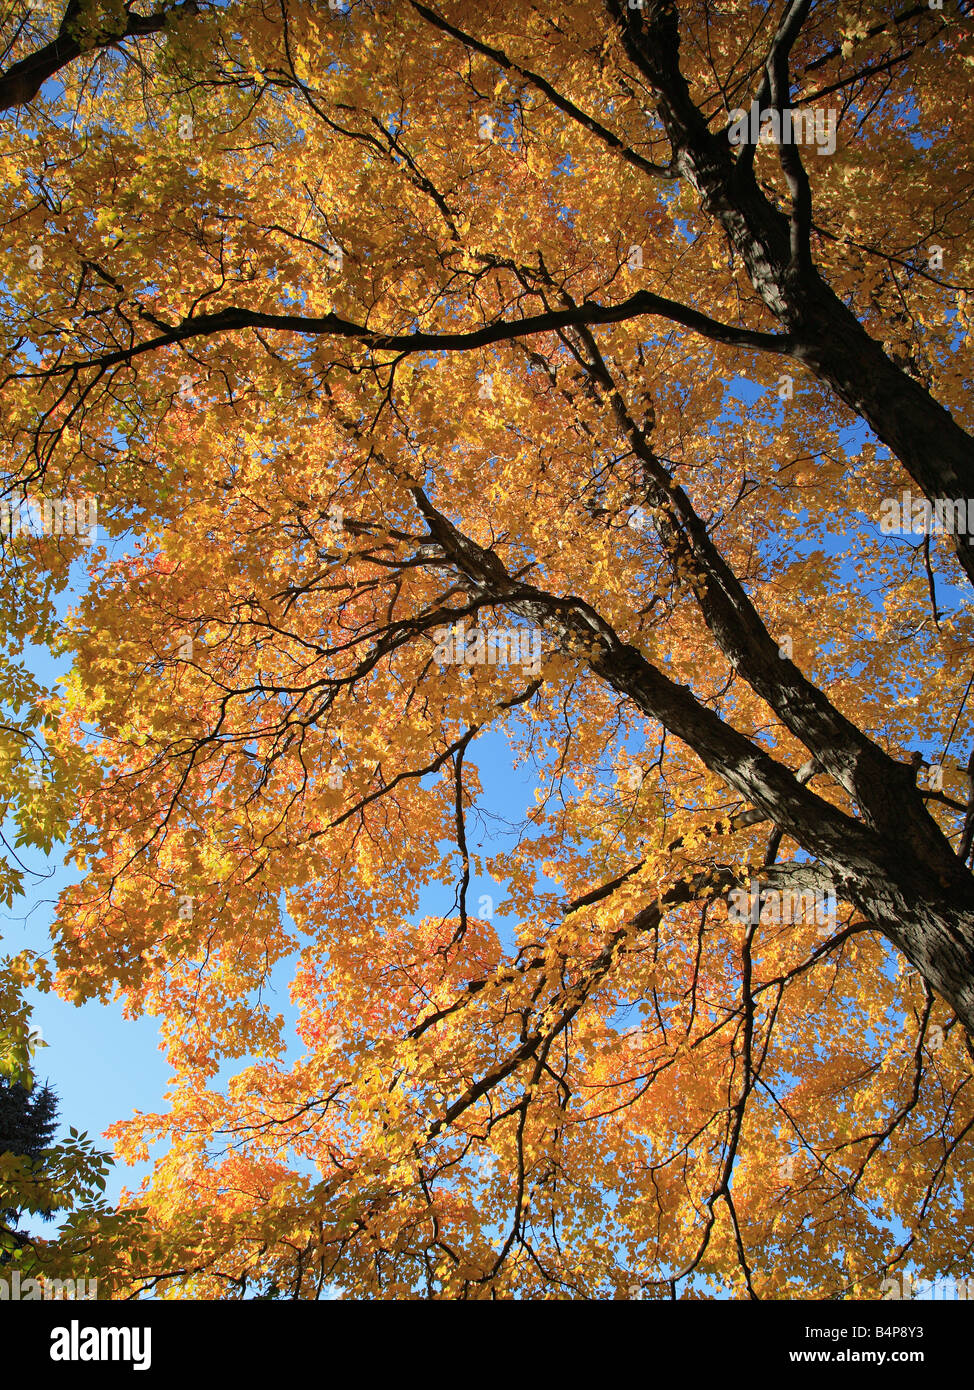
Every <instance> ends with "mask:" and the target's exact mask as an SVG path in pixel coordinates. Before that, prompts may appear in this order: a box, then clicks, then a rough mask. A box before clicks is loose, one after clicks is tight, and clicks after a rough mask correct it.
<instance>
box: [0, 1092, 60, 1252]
mask: <svg viewBox="0 0 974 1390" xmlns="http://www.w3.org/2000/svg"><path fill="white" fill-rule="evenodd" d="M57 1112H58V1099H57V1096H56V1094H55V1093H54V1091H52V1090H51V1087H50V1086H49V1085H48V1084H47V1082H45V1083H44V1085H43V1086H35V1087H34V1088H33V1089H32V1090H28V1089H27V1088H26V1087H25V1086H22V1085H21V1084H20V1083H19V1082H16V1081H14V1082H10V1081H7V1080H5V1079H4V1078H0V1154H16V1155H17V1156H18V1157H22V1158H30V1159H32V1160H33V1161H34V1162H35V1163H41V1162H42V1155H43V1153H44V1150H45V1149H46V1148H47V1146H48V1145H49V1144H50V1142H51V1139H52V1138H53V1136H54V1132H55V1130H56V1129H57ZM20 1214H21V1213H20V1208H18V1207H2V1208H0V1225H2V1226H5V1227H7V1228H8V1230H9V1231H10V1232H11V1233H12V1234H14V1235H16V1236H18V1237H23V1235H24V1233H23V1232H22V1231H18V1230H17V1229H16V1226H17V1220H18V1218H19V1217H20ZM45 1219H46V1220H50V1215H47V1216H46V1217H45ZM4 1262H5V1261H4V1259H3V1257H2V1256H0V1263H4Z"/></svg>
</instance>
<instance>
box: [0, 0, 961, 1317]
mask: <svg viewBox="0 0 974 1390" xmlns="http://www.w3.org/2000/svg"><path fill="white" fill-rule="evenodd" d="M966 11H967V6H966V4H965V5H958V4H957V3H955V0H944V3H943V4H942V5H941V6H939V7H934V6H930V5H927V4H926V3H923V4H916V5H911V4H908V3H907V4H905V5H904V6H903V7H901V8H899V9H895V8H890V7H889V6H883V5H880V4H878V3H873V0H840V2H839V3H835V4H830V5H824V4H818V5H814V4H812V3H810V0H788V3H784V4H782V3H779V4H777V5H769V6H765V5H759V4H755V3H750V2H749V0H726V3H721V4H720V5H719V6H718V5H716V4H713V3H710V0H686V3H673V0H640V3H638V4H633V3H632V0H628V3H627V0H604V3H599V4H590V3H584V4H583V3H580V0H566V3H564V4H561V5H557V6H553V7H549V8H547V9H543V8H539V7H536V6H534V5H532V4H528V3H522V4H514V5H511V4H509V3H505V4H501V3H498V2H497V0H486V3H484V4H481V5H477V6H475V7H471V6H470V5H462V4H458V3H456V0H442V3H441V2H440V0H437V2H436V3H431V4H426V3H421V0H399V3H396V4H392V3H387V0H350V2H349V3H342V4H338V3H330V4H327V5H326V4H324V3H323V0H315V2H314V3H312V2H311V0H273V3H271V0H227V2H226V3H223V0H220V3H208V0H197V2H196V3H182V4H176V5H173V6H159V5H157V4H154V3H148V2H147V3H143V0H135V2H134V3H132V4H124V3H122V0H104V3H102V0H98V3H90V2H89V0H70V3H69V5H68V6H67V9H66V10H63V9H59V7H58V6H57V5H48V6H46V7H45V8H43V9H37V8H34V9H31V10H29V11H28V10H27V9H26V7H25V6H24V5H23V4H21V3H20V0H13V3H11V4H8V5H7V6H6V8H5V9H4V12H3V28H2V34H3V50H2V51H3V53H4V54H5V57H4V59H3V71H2V72H0V106H2V107H3V109H4V117H5V120H4V130H3V143H2V146H0V150H2V156H0V157H2V162H3V174H4V178H3V195H2V196H3V207H2V212H0V226H2V236H3V252H4V259H3V267H4V268H3V275H2V281H0V294H2V302H0V332H2V335H3V338H2V357H3V370H2V373H0V377H2V386H0V399H2V407H3V408H2V424H0V449H2V467H3V471H4V482H5V495H6V497H7V510H6V512H5V513H4V514H3V515H0V523H2V525H0V529H2V530H3V537H2V544H3V567H2V570H0V583H2V584H3V590H4V600H5V601H4V604H3V613H4V621H5V623H6V629H5V635H6V638H7V648H8V659H7V661H6V665H5V666H4V668H3V674H2V678H3V681H4V687H3V692H2V696H3V701H4V718H5V723H4V727H3V729H2V730H0V745H2V748H3V751H4V754H5V756H4V760H3V772H4V777H5V784H4V785H5V800H6V803H7V806H8V814H9V815H10V816H11V817H14V818H16V822H17V824H18V826H19V830H18V832H17V836H15V838H14V842H13V844H12V845H11V849H12V851H13V853H12V854H11V856H10V859H9V862H8V864H7V868H6V870H5V873H6V878H5V880H4V886H5V890H6V892H7V895H8V901H11V900H12V897H13V895H14V894H15V893H16V892H18V891H19V890H20V889H21V888H22V886H23V884H22V881H21V877H20V872H19V870H18V868H17V864H16V854H15V851H16V847H17V845H18V844H21V843H31V844H34V845H37V846H40V847H42V848H46V849H51V848H52V847H53V845H54V844H55V843H56V842H57V841H59V840H61V839H64V838H65V837H67V838H68V841H69V845H70V856H71V859H72V860H73V861H74V862H76V864H77V866H78V868H79V870H80V871H81V876H80V881H79V882H77V883H76V884H73V885H72V886H71V887H69V888H67V889H65V891H64V892H63V893H62V895H61V898H60V900H59V903H58V909H57V914H56V920H55V922H54V926H53V929H52V942H51V949H50V953H49V959H48V958H45V957H43V956H42V955H41V954H39V953H38V954H31V953H30V952H26V953H25V952H21V953H19V954H18V955H17V956H15V957H12V958H9V959H8V963H7V973H6V975H5V977H4V979H3V982H0V983H2V988H3V990H4V998H5V999H6V1000H7V1001H8V1002H9V1005H10V1016H11V1019H12V1022H11V1024H10V1026H9V1028H8V1033H7V1056H8V1063H7V1069H8V1071H10V1072H11V1074H13V1072H14V1070H15V1068H16V1066H17V1065H18V1058H19V1059H20V1061H21V1062H22V1060H23V1056H22V1053H23V1042H24V1037H25V1036H26V1032H25V1030H26V1028H27V1023H26V1019H25V1016H24V1014H23V1010H22V1009H20V1005H19V1003H18V1000H20V998H21V995H20V990H21V987H22V985H23V983H24V982H29V981H33V982H35V983H38V984H40V985H41V986H42V987H51V988H56V989H57V990H58V991H60V992H61V993H62V994H64V995H65V996H66V997H68V998H71V999H74V1000H76V1001H78V1002H79V1003H83V1002H84V1001H86V1000H89V999H102V1000H108V999H119V1000H121V1001H123V1003H124V1007H125V1009H126V1010H127V1011H128V1012H129V1013H130V1014H132V1015H141V1014H151V1015H154V1016H157V1017H158V1019H159V1021H160V1027H161V1036H162V1039H163V1043H164V1046H165V1048H166V1050H167V1054H168V1058H169V1061H170V1063H171V1067H172V1076H173V1080H172V1087H171V1090H170V1093H169V1095H168V1102H169V1108H168V1110H166V1111H165V1112H164V1113H159V1114H138V1115H136V1116H135V1117H132V1118H122V1119H120V1121H119V1123H118V1125H117V1126H115V1128H114V1130H113V1138H114V1140H115V1142H116V1148H117V1152H118V1153H119V1154H121V1155H122V1156H123V1157H129V1158H132V1159H138V1158H146V1157H147V1156H148V1153H149V1148H148V1146H149V1145H151V1144H154V1143H155V1142H157V1141H160V1140H161V1141H163V1143H164V1145H165V1152H164V1155H163V1156H162V1157H161V1158H159V1159H158V1161H157V1162H156V1164H155V1167H154V1170H153V1174H152V1177H151V1179H150V1180H148V1181H147V1183H146V1184H145V1185H144V1186H143V1189H142V1190H141V1191H140V1192H139V1193H136V1194H132V1195H131V1197H130V1198H129V1199H127V1210H128V1209H130V1210H128V1215H127V1217H126V1222H125V1224H122V1225H119V1226H118V1227H117V1230H118V1231H124V1241H122V1240H121V1239H120V1238H119V1237H117V1236H116V1235H115V1234H113V1231H115V1229H116V1228H111V1229H109V1226H108V1225H105V1226H104V1227H103V1228H102V1231H101V1235H99V1234H98V1233H97V1231H95V1233H94V1234H92V1235H91V1240H92V1241H93V1242H94V1245H93V1246H92V1249H97V1251H98V1254H97V1258H98V1260H99V1261H101V1262H102V1266H103V1267H99V1269H98V1271H97V1272H98V1274H99V1278H100V1280H101V1281H102V1282H103V1286H104V1288H105V1289H106V1290H110V1291H112V1292H113V1293H115V1294H117V1295H119V1296H125V1295H132V1294H138V1293H139V1292H142V1291H152V1292H153V1293H154V1294H155V1295H156V1296H160V1297H167V1298H194V1297H206V1298H237V1297H242V1296H244V1295H247V1294H252V1293H254V1292H255V1291H262V1292H264V1293H265V1294H266V1291H267V1290H268V1289H269V1290H271V1294H272V1295H276V1294H278V1293H283V1294H284V1296H288V1297H295V1298H315V1297H320V1296H322V1293H323V1291H324V1290H325V1289H326V1288H329V1287H335V1286H337V1287H339V1288H341V1289H342V1290H344V1291H345V1293H346V1296H350V1297H354V1298H363V1299H386V1298H412V1297H418V1298H444V1299H480V1298H510V1297H535V1298H536V1297H543V1298H568V1299H581V1298H585V1299H589V1298H598V1299H612V1298H627V1297H635V1296H647V1297H660V1296H662V1297H668V1296H679V1297H706V1296H708V1295H710V1294H712V1293H713V1292H714V1290H715V1289H716V1288H718V1287H719V1288H723V1289H724V1290H725V1291H729V1292H730V1293H731V1294H732V1296H734V1297H740V1298H774V1297H792V1298H831V1297H845V1296H856V1297H867V1298H868V1297H879V1296H881V1295H880V1288H881V1285H882V1280H883V1279H884V1278H885V1277H886V1276H887V1275H890V1274H895V1273H897V1272H898V1271H902V1270H903V1269H905V1268H907V1267H909V1268H911V1269H914V1270H916V1271H917V1272H918V1273H919V1274H920V1275H921V1276H922V1277H933V1276H938V1275H945V1274H954V1273H956V1274H958V1275H966V1274H967V1273H969V1263H970V1252H971V1247H972V1241H974V1226H972V1220H974V1202H972V1201H971V1197H972V1176H974V1170H972V1163H971V1140H970V1131H971V1126H972V1124H974V1108H972V1095H971V1072H972V1061H974V1044H972V1041H971V1038H972V1034H974V875H972V872H971V867H970V864H971V855H972V848H974V802H972V797H971V773H972V771H974V742H972V698H971V690H972V684H974V675H972V671H971V661H970V653H971V626H972V607H971V595H970V585H971V581H972V580H974V546H972V543H971V538H970V534H969V532H968V528H967V524H966V521H965V519H964V518H965V516H966V508H970V509H971V514H972V515H974V440H972V436H971V433H970V427H971V415H970V406H969V403H968V392H969V388H970V382H971V346H972V344H971V301H970V298H969V296H970V293H971V287H972V282H974V260H972V246H971V239H970V206H971V197H972V192H974V183H972V174H971V169H970V167H969V161H967V160H965V156H966V155H967V153H968V152H969V151H970V150H971V148H974V96H972V85H971V80H970V78H971V65H972V62H974V44H972V41H971V32H970V29H969V26H968V25H967V23H966ZM775 134H777V135H778V137H779V138H778V139H777V140H775V139H774V138H768V137H769V136H771V137H773V136H774V135H775ZM907 494H908V495H907ZM25 518H27V520H25ZM30 518H33V522H31V521H30ZM918 518H919V524H917V519H918ZM938 519H939V522H940V523H941V524H936V523H937V521H938ZM948 522H949V524H948ZM93 524H94V525H96V526H97V533H96V534H93V533H92V525H93ZM69 582H75V583H76V585H77V587H78V588H80V589H82V590H83V593H82V595H81V597H80V598H79V600H78V602H77V604H76V605H75V607H74V608H73V609H72V611H71V614H70V616H69V617H68V618H67V619H65V620H61V619H60V618H59V617H58V612H59V609H58V602H59V596H60V595H63V592H64V590H65V588H66V587H67V586H68V584H69ZM25 640H32V641H34V642H35V643H38V644H44V643H47V644H49V645H50V646H51V647H52V648H53V649H55V650H56V651H58V652H59V653H61V654H63V655H66V656H69V657H70V658H71V662H72V666H71V675H70V677H69V679H68V680H67V682H66V684H65V686H64V687H63V689H60V690H58V691H48V690H44V689H42V688H41V687H40V685H39V684H38V683H37V682H36V680H35V679H34V678H33V677H32V676H31V675H30V670H29V664H27V663H26V662H25V661H24V659H23V658H22V657H20V656H18V651H19V648H20V646H21V644H22V643H23V642H24V641H25ZM505 759H509V760H510V762H511V763H512V765H513V766H515V767H516V768H518V769H519V770H520V771H521V772H522V773H523V775H525V776H527V777H529V778H530V781H531V783H532V786H533V788H534V791H533V795H532V796H531V797H530V798H529V800H528V802H527V804H525V805H523V806H516V807H515V806H513V805H509V806H505V807H503V808H500V810H502V811H503V814H500V810H499V808H498V806H497V805H496V804H492V803H491V802H490V800H489V798H485V792H484V786H483V782H482V774H483V776H484V777H485V778H486V773H487V770H488V768H489V769H490V770H491V771H493V770H494V769H495V768H496V766H497V764H498V761H503V760H505ZM11 823H13V822H11ZM485 881H489V882H490V883H492V884H493V885H495V887H494V890H493V891H492V892H490V893H485V892H483V891H482V889H483V884H484V882H485ZM443 904H446V906H445V907H443V906H442V905H443ZM282 972H286V973H287V974H288V976H289V978H290V999H291V1003H292V1004H293V1006H294V1008H295V1009H296V1010H297V1018H298V1021H297V1032H298V1036H299V1040H300V1046H299V1047H298V1048H297V1049H295V1048H294V1047H293V1046H292V1047H290V1048H289V1041H291V1038H290V1035H289V1032H288V1028H287V1026H286V1025H285V1021H284V1018H283V1016H282V1015H281V1012H280V1009H279V1007H277V1006H276V1004H275V1001H274V998H273V996H272V995H271V994H270V993H269V989H270V985H271V982H272V980H277V979H279V978H280V977H281V974H282ZM18 1010H20V1011H19V1012H18ZM18 1049H19V1050H18ZM136 1216H137V1224H131V1223H134V1222H135V1221H136ZM128 1217H131V1222H129V1221H128ZM118 1219H119V1221H121V1220H122V1214H119V1218H118ZM86 1229H90V1230H92V1231H94V1229H95V1228H94V1227H93V1226H92V1227H90V1228H89V1227H86ZM136 1231H137V1232H138V1234H137V1235H136V1234H135V1232H136ZM80 1248H81V1247H80V1246H77V1245H76V1246H74V1247H72V1249H74V1250H77V1249H80Z"/></svg>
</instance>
